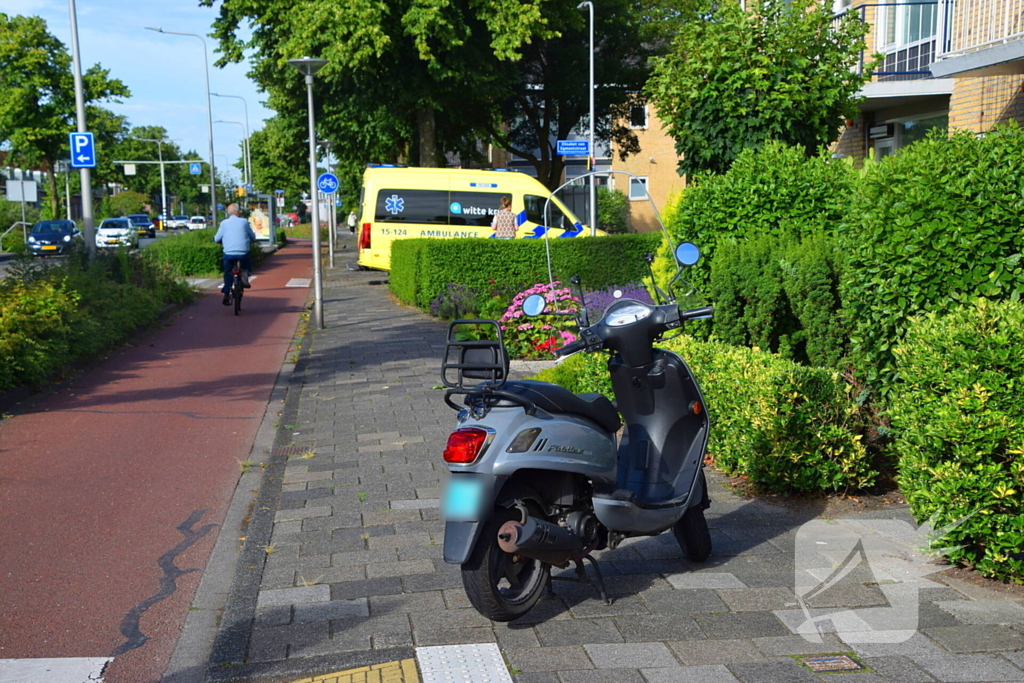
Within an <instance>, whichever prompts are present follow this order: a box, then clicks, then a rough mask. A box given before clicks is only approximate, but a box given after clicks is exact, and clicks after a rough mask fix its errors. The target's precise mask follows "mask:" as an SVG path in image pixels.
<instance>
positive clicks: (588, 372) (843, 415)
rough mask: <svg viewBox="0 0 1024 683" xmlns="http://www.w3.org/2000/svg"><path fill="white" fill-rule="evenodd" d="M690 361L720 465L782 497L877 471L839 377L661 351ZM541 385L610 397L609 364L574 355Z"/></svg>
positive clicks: (726, 354)
mask: <svg viewBox="0 0 1024 683" xmlns="http://www.w3.org/2000/svg"><path fill="white" fill-rule="evenodd" d="M662 346H663V347H664V348H667V349H671V350H673V351H675V352H676V353H678V354H679V355H680V356H682V357H683V359H684V360H686V362H687V364H688V365H689V366H690V368H691V369H692V370H693V371H694V373H695V374H696V376H697V381H698V382H699V383H700V386H701V390H702V392H703V393H704V397H705V398H706V399H707V402H708V415H709V416H710V417H711V441H710V443H709V446H708V449H709V452H710V454H711V455H712V456H713V457H714V459H715V464H716V465H717V466H718V467H719V468H721V469H722V470H724V471H725V472H727V473H729V474H732V475H745V476H747V477H749V478H750V480H751V481H753V482H754V483H756V484H758V485H759V486H761V487H763V488H765V489H767V490H770V491H776V492H780V493H787V492H793V491H841V490H856V489H861V488H865V487H869V486H871V485H872V484H873V483H874V480H875V476H876V474H877V473H876V472H875V471H873V470H872V469H871V463H870V458H869V456H868V454H867V452H866V450H865V449H864V446H863V445H862V444H861V440H860V436H859V435H857V434H856V433H855V422H856V420H855V418H856V408H855V406H854V405H853V403H852V401H850V399H849V397H848V396H847V390H846V386H845V385H844V383H843V382H842V380H841V379H840V377H839V375H838V373H835V372H832V371H829V370H825V369H822V368H810V367H804V366H800V365H797V364H795V363H792V362H791V361H788V360H786V359H784V358H781V357H779V356H777V355H773V354H770V353H766V352H764V351H759V350H757V349H748V348H743V347H737V346H730V345H728V344H723V343H720V342H702V341H698V340H696V339H694V338H692V337H688V336H683V337H678V338H677V339H674V340H671V341H668V342H667V343H665V344H663V345H662ZM538 378H539V379H543V380H546V381H551V382H555V383H557V384H561V385H562V386H565V387H566V388H568V389H570V390H571V391H574V392H577V393H581V392H592V391H599V392H601V393H604V394H606V395H609V396H610V395H611V382H610V380H609V379H608V373H607V370H606V368H605V357H604V356H603V355H598V354H586V355H584V354H577V355H575V356H572V357H571V358H569V359H567V360H566V361H565V362H563V363H561V364H559V365H557V366H555V367H554V368H552V369H550V370H545V371H543V372H542V373H540V375H539V376H538Z"/></svg>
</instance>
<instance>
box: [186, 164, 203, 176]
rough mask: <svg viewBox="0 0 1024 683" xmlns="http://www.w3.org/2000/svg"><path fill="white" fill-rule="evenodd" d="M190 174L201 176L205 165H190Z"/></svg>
mask: <svg viewBox="0 0 1024 683" xmlns="http://www.w3.org/2000/svg"><path fill="white" fill-rule="evenodd" d="M188 172H189V173H191V174H192V175H199V174H200V173H202V172H203V165H202V164H189V165H188Z"/></svg>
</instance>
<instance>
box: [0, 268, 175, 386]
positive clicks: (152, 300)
mask: <svg viewBox="0 0 1024 683" xmlns="http://www.w3.org/2000/svg"><path fill="white" fill-rule="evenodd" d="M192 296H193V294H192V292H191V291H190V290H189V288H188V286H187V285H185V284H183V283H181V282H178V281H176V280H175V279H174V278H173V277H171V276H170V274H169V273H168V272H167V271H166V270H163V269H161V268H159V267H156V266H154V265H153V264H149V263H147V262H145V261H144V260H143V259H141V258H140V257H139V256H138V255H137V254H129V253H126V252H124V251H123V250H122V251H120V253H118V254H102V255H100V256H99V257H98V258H97V259H96V261H94V262H93V263H92V264H91V265H90V266H88V267H85V266H83V265H82V264H81V262H80V260H79V259H78V258H76V257H74V256H73V257H71V258H69V259H68V260H67V262H66V263H64V264H62V265H59V266H50V267H45V266H42V265H40V264H29V265H26V266H24V267H20V268H18V269H17V271H16V272H14V273H12V274H11V275H9V277H8V278H6V279H5V280H3V281H2V282H0V368H3V372H2V373H0V391H2V390H7V389H12V388H14V387H19V386H23V385H27V384H39V383H42V382H44V381H46V380H47V379H49V378H51V377H55V376H59V375H60V374H61V373H62V371H63V370H64V368H65V366H66V364H67V363H69V362H73V361H75V360H76V359H79V358H84V357H88V356H91V355H93V354H96V353H98V352H100V351H102V350H103V349H106V348H109V347H110V346H112V345H113V344H115V343H117V342H119V341H121V340H122V339H124V338H125V337H126V336H127V335H129V334H130V333H131V332H133V331H134V330H135V329H137V328H138V327H140V326H144V325H147V324H149V323H151V322H153V321H154V320H156V318H157V316H159V315H160V313H161V311H162V310H163V309H164V306H165V305H167V304H169V303H184V302H186V301H188V300H189V299H191V297H192Z"/></svg>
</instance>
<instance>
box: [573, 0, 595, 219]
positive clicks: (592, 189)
mask: <svg viewBox="0 0 1024 683" xmlns="http://www.w3.org/2000/svg"><path fill="white" fill-rule="evenodd" d="M584 5H586V6H587V8H588V9H589V10H590V159H591V165H592V166H594V167H596V166H597V161H596V159H595V157H596V156H597V150H596V149H595V148H594V3H592V2H591V1H590V0H583V2H581V3H580V4H578V5H576V9H582V8H583V6H584ZM591 170H597V169H596V168H592V169H591ZM595 180H596V178H595V176H590V234H591V235H592V236H593V235H596V234H597V185H595V184H594V182H595Z"/></svg>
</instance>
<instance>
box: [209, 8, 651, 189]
mask: <svg viewBox="0 0 1024 683" xmlns="http://www.w3.org/2000/svg"><path fill="white" fill-rule="evenodd" d="M651 1H652V0H607V2H606V3H605V4H602V8H601V10H600V11H599V12H598V13H597V22H598V23H597V31H596V33H597V46H596V50H597V53H598V57H599V59H598V62H597V80H598V81H599V82H601V83H602V84H604V85H603V87H601V88H599V89H598V92H597V101H596V108H597V118H598V122H599V125H598V135H599V137H600V138H601V139H609V138H610V137H612V136H615V137H616V139H617V140H618V141H619V142H620V143H622V144H623V145H624V146H625V148H626V149H627V150H628V149H632V147H635V137H634V136H632V134H631V133H630V131H629V130H628V129H627V128H624V127H621V126H619V127H614V128H613V127H612V126H611V125H610V124H608V123H607V121H608V120H609V114H612V113H613V107H619V109H618V110H617V111H618V113H621V111H622V108H623V107H624V106H627V105H626V103H627V101H628V100H629V99H630V97H631V96H635V93H637V92H638V91H639V90H640V88H641V87H642V85H643V83H644V81H645V80H646V78H647V75H648V70H647V66H646V64H647V57H648V55H649V54H650V52H651V47H650V45H652V44H654V43H653V42H652V41H650V40H646V39H645V34H643V33H642V32H641V28H642V27H643V26H645V25H646V24H645V22H646V23H650V18H651V16H652V13H651V11H649V8H646V7H645V5H647V4H649V3H650V2H651ZM216 3H217V0H204V4H206V5H210V6H212V5H214V4H216ZM576 4H577V3H576V1H575V0H525V1H523V0H495V1H494V2H488V3H484V2H479V1H477V0H433V1H432V2H420V1H419V0H415V1H414V0H399V1H396V2H390V3H386V4H384V3H381V4H376V3H370V2H366V0H360V1H358V2H355V3H350V4H348V5H346V6H344V7H340V6H338V5H336V4H335V3H332V2H328V1H327V0H314V1H311V2H306V3H302V4H301V5H299V6H295V5H294V4H293V3H290V2H286V1H285V0H241V1H232V2H230V3H227V2H223V3H221V4H220V17H219V18H218V19H217V21H216V22H215V25H214V26H215V35H216V36H217V37H218V38H219V39H220V41H221V50H222V52H223V53H224V58H223V59H222V61H241V60H242V59H243V58H245V57H246V56H248V55H251V56H250V58H251V61H252V71H251V75H252V76H253V77H254V79H255V80H256V82H257V83H259V84H260V86H261V87H262V88H263V89H265V90H266V91H267V92H268V93H269V94H270V97H269V99H268V105H269V106H270V107H271V108H272V109H274V110H275V111H277V112H278V117H280V118H281V119H282V122H281V126H282V127H283V128H285V129H287V130H289V131H292V135H291V136H290V137H288V138H286V139H285V140H284V142H286V143H288V144H290V145H291V146H292V147H293V148H294V149H296V150H297V151H296V152H295V153H294V156H296V157H297V156H298V155H299V154H300V153H301V143H302V140H304V139H305V137H306V136H305V134H304V130H305V115H306V92H305V86H304V84H303V82H302V79H301V78H299V77H298V74H296V73H295V72H294V71H293V70H292V69H291V67H289V66H287V63H286V62H287V60H288V59H289V58H294V57H298V56H301V55H304V54H308V55H319V56H322V57H324V58H326V59H328V60H330V61H329V64H328V65H327V66H326V67H325V68H324V69H323V70H322V71H321V72H320V73H319V74H317V77H316V86H315V88H316V93H317V95H316V106H317V109H318V110H317V121H318V126H319V128H320V130H319V133H320V134H321V135H322V136H324V137H327V138H329V139H332V140H334V141H336V142H340V141H344V143H345V144H344V146H341V145H340V144H339V145H336V146H335V153H336V155H337V156H338V157H339V158H340V159H341V161H342V163H341V164H340V166H342V167H345V168H347V169H348V173H349V174H350V175H357V173H356V171H357V170H358V169H359V168H361V167H362V165H364V164H365V163H367V162H373V161H392V162H394V161H403V162H410V163H415V164H418V165H420V166H443V165H445V157H446V155H449V154H452V155H458V156H459V158H460V159H461V160H462V163H464V164H467V163H468V164H472V163H481V162H483V161H484V158H483V155H482V152H481V146H480V142H481V141H484V142H493V143H494V144H496V145H497V146H499V147H502V148H504V149H508V150H511V151H513V152H515V153H516V154H518V155H519V156H522V157H523V158H526V159H528V160H530V161H531V162H532V163H533V164H534V165H535V167H536V168H537V170H538V175H539V177H540V178H541V180H542V181H543V182H545V183H547V184H548V185H550V186H553V185H554V184H557V182H558V181H559V179H560V178H561V174H562V170H563V163H562V160H561V158H559V157H557V156H556V155H555V150H554V148H553V141H554V139H556V138H564V137H566V136H567V135H568V133H569V132H570V131H572V130H574V129H577V128H579V127H580V126H582V125H585V123H586V121H585V116H586V115H587V114H588V111H589V104H588V98H587V86H586V79H585V78H583V79H581V75H584V74H586V73H587V64H588V60H589V45H588V42H587V17H586V14H585V13H583V12H581V11H580V10H578V9H577V8H576ZM641 9H643V10H644V11H640V10H641ZM243 22H245V23H247V24H248V25H249V26H251V28H252V38H251V40H249V41H248V42H244V41H242V40H241V39H239V38H238V35H237V34H238V29H239V26H241V25H242V23H243ZM631 145H632V147H631ZM290 156H291V155H290ZM254 163H255V162H254Z"/></svg>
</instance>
